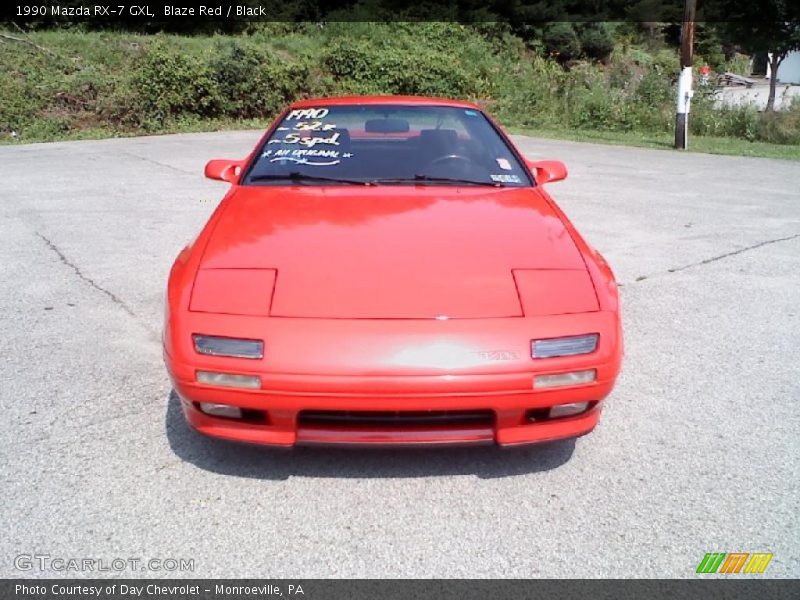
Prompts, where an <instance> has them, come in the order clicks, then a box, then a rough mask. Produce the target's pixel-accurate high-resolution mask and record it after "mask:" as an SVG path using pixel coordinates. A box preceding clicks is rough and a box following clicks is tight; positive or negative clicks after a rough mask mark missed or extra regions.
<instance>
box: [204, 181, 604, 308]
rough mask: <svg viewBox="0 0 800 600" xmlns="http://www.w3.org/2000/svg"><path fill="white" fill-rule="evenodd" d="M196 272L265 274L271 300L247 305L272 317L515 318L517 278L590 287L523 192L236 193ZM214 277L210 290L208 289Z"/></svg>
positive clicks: (551, 219) (545, 211)
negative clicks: (550, 276) (565, 277)
mask: <svg viewBox="0 0 800 600" xmlns="http://www.w3.org/2000/svg"><path fill="white" fill-rule="evenodd" d="M200 269H201V271H211V270H228V269H230V270H237V271H239V273H238V274H237V275H236V278H237V279H235V280H236V281H241V280H242V278H243V277H245V278H246V279H247V278H248V277H247V276H245V275H244V272H243V271H242V270H246V269H251V270H254V273H255V272H266V271H260V270H269V271H270V272H271V275H270V278H269V280H268V284H269V288H270V289H266V288H264V287H263V286H261V287H259V286H256V288H257V289H258V290H259V291H257V292H253V293H256V294H258V295H260V296H266V295H267V294H271V300H270V298H266V297H264V298H261V299H260V300H258V303H259V304H261V302H265V303H266V304H265V306H267V307H268V308H266V309H265V310H266V311H268V314H269V315H271V316H279V317H320V318H480V317H514V316H523V305H524V304H525V302H524V301H523V300H524V299H523V300H521V298H520V292H519V290H518V283H517V282H515V275H514V273H515V272H517V271H520V270H525V272H526V273H528V279H530V273H532V272H536V271H537V270H542V272H544V270H547V271H558V270H563V271H571V272H573V273H572V275H573V276H574V275H575V273H574V271H582V272H583V277H585V278H587V281H588V275H587V274H586V271H585V265H584V263H583V259H582V257H581V255H580V253H579V251H578V249H577V248H576V246H575V243H574V242H573V240H572V238H571V237H570V235H569V233H568V231H567V230H566V228H565V226H564V224H563V223H562V222H561V220H560V219H559V217H558V216H557V215H556V214H555V213H554V212H553V210H552V208H551V207H550V205H549V204H548V203H547V201H546V200H545V199H544V197H543V196H542V194H540V193H539V192H538V191H537V190H536V189H532V188H497V189H493V188H480V187H464V188H456V187H438V186H391V187H389V186H387V187H384V186H381V187H363V188H360V187H359V188H356V187H350V186H335V187H334V186H328V187H318V186H314V187H311V186H309V187H305V186H289V187H283V186H281V187H275V186H264V187H240V188H237V189H235V190H234V191H233V192H232V194H231V195H230V196H229V197H228V199H227V200H226V206H225V207H224V210H223V212H222V214H221V216H220V218H219V220H218V222H217V223H216V226H215V228H214V230H213V233H212V234H211V236H210V239H209V242H208V244H207V246H206V248H205V251H204V254H203V259H202V262H201V265H200ZM220 272H222V271H217V273H216V274H215V275H214V277H210V278H209V281H211V280H213V281H215V282H217V283H216V284H215V286H216V287H217V288H219V286H220V285H223V286H224V285H225V284H224V280H223V279H219V278H218V277H217V276H218V275H219V274H220ZM209 275H211V274H210V273H209ZM231 280H232V281H234V279H231ZM198 281H199V279H198ZM584 287H585V286H584ZM590 287H591V286H590ZM196 288H197V286H196ZM237 288H238V286H237ZM220 291H221V290H219V289H218V290H217V291H216V294H217V295H219V292H220ZM238 292H239V290H238V289H237V290H227V294H228V295H235V294H237V293H238ZM199 293H201V294H202V291H200V292H199ZM197 294H198V290H197V289H195V294H194V295H197ZM193 301H194V300H193Z"/></svg>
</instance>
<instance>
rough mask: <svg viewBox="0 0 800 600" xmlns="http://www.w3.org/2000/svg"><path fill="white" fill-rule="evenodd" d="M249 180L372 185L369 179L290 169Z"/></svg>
mask: <svg viewBox="0 0 800 600" xmlns="http://www.w3.org/2000/svg"><path fill="white" fill-rule="evenodd" d="M249 181H331V182H334V183H347V184H349V185H373V183H372V182H371V181H359V180H357V179H344V178H342V177H325V176H323V175H309V174H308V173H300V172H299V171H292V172H291V173H288V174H287V173H282V174H278V173H271V174H269V175H253V176H252V177H250V178H249Z"/></svg>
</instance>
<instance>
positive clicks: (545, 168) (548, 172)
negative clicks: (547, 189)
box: [525, 160, 567, 185]
mask: <svg viewBox="0 0 800 600" xmlns="http://www.w3.org/2000/svg"><path fill="white" fill-rule="evenodd" d="M525 163H526V164H527V165H528V168H529V169H530V170H531V173H533V176H534V178H535V179H536V183H538V184H539V185H542V184H545V183H549V182H551V181H561V180H562V179H566V178H567V166H566V165H565V164H564V163H563V162H561V161H560V160H526V161H525Z"/></svg>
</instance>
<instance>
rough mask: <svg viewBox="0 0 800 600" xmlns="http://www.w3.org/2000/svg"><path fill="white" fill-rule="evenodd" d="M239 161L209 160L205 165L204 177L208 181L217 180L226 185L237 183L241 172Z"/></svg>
mask: <svg viewBox="0 0 800 600" xmlns="http://www.w3.org/2000/svg"><path fill="white" fill-rule="evenodd" d="M242 162H243V161H241V160H226V159H218V160H210V161H208V164H206V170H205V175H206V177H208V178H209V179H218V180H219V181H227V182H228V183H237V182H238V181H239V174H240V173H241V172H242Z"/></svg>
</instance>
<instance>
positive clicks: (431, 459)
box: [166, 391, 575, 480]
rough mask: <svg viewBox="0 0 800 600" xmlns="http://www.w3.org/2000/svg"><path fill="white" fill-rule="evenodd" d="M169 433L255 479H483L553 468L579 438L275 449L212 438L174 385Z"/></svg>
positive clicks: (197, 458)
mask: <svg viewBox="0 0 800 600" xmlns="http://www.w3.org/2000/svg"><path fill="white" fill-rule="evenodd" d="M166 433H167V440H168V441H169V445H170V447H171V448H172V451H173V452H174V453H175V454H176V455H177V456H178V457H179V458H181V459H182V460H184V461H186V462H189V463H192V464H193V465H195V466H197V467H199V468H201V469H204V470H206V471H211V472H213V473H219V474H222V475H232V476H234V477H250V478H254V479H274V480H283V479H288V478H289V477H291V476H293V475H299V476H303V477H337V478H351V477H352V478H373V477H430V476H437V475H442V476H448V475H476V476H477V477H480V478H482V479H494V478H498V477H510V476H513V475H525V474H529V473H536V472H539V471H549V470H550V469H555V468H557V467H559V466H561V465H563V464H564V463H565V462H567V461H568V460H569V459H570V457H571V456H572V453H573V451H574V449H575V440H563V441H559V442H551V443H548V444H540V445H535V446H526V447H519V448H507V449H502V448H498V447H496V446H478V447H456V448H431V449H427V448H402V449H387V448H384V449H376V448H367V449H360V448H310V447H309V448H303V447H298V448H292V449H287V450H283V449H273V448H268V447H260V446H251V445H246V444H238V443H234V442H226V441H222V440H215V439H210V438H207V437H205V436H203V435H201V434H199V433H197V432H195V431H193V430H192V429H191V428H190V427H189V425H188V424H187V423H186V421H185V419H184V417H183V412H182V411H181V407H180V401H179V399H178V396H177V395H176V394H175V392H174V391H172V392H170V395H169V401H168V403H167V414H166Z"/></svg>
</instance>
